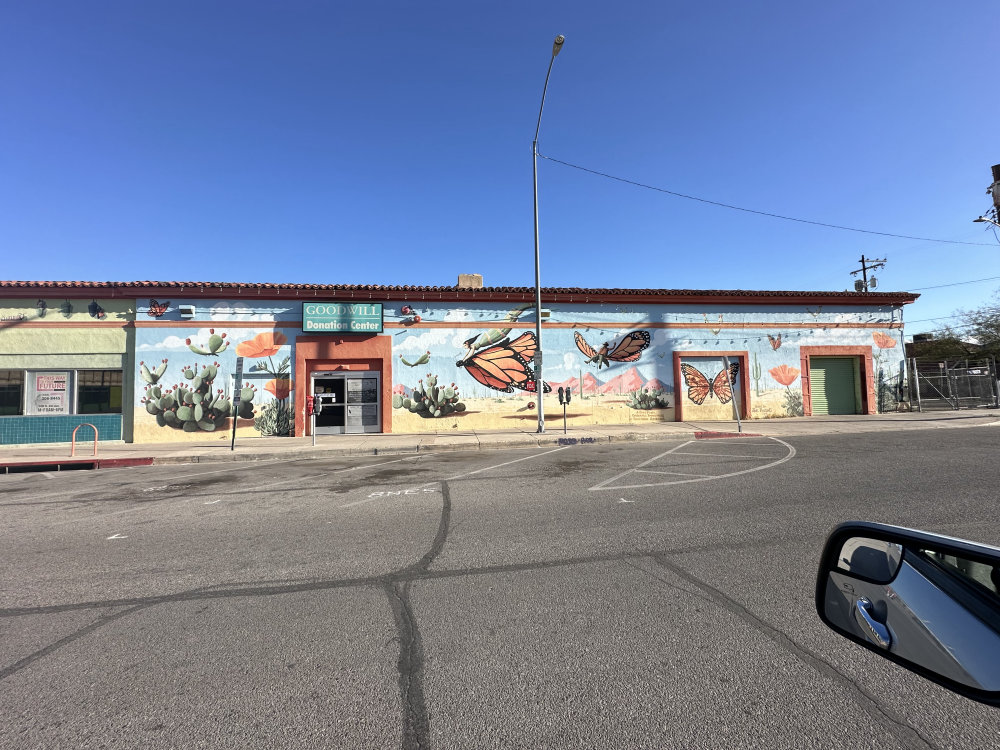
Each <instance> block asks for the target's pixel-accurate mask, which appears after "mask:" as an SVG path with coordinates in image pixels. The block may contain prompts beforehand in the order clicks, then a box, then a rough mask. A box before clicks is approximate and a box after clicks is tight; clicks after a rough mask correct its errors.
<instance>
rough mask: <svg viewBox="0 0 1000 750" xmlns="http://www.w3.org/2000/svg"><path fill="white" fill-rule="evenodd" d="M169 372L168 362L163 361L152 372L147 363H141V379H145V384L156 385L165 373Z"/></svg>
mask: <svg viewBox="0 0 1000 750" xmlns="http://www.w3.org/2000/svg"><path fill="white" fill-rule="evenodd" d="M166 371H167V360H163V361H162V362H161V363H160V364H158V365H156V366H155V367H154V368H153V369H152V370H150V369H149V368H148V367H147V366H146V363H145V362H140V363H139V377H141V378H142V379H143V382H146V383H149V384H150V385H155V384H156V383H157V382H159V380H160V378H162V377H163V373H165V372H166Z"/></svg>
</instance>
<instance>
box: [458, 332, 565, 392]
mask: <svg viewBox="0 0 1000 750" xmlns="http://www.w3.org/2000/svg"><path fill="white" fill-rule="evenodd" d="M537 348H538V345H537V343H536V342H535V334H533V333H531V332H530V331H529V332H527V333H522V334H521V335H520V336H518V337H517V338H516V339H514V340H513V341H511V340H510V339H509V338H505V339H503V341H500V342H498V343H497V344H494V345H493V346H489V347H486V348H485V349H480V350H479V351H477V352H475V353H473V354H471V355H469V356H467V357H466V358H465V359H460V360H458V362H456V363H455V365H456V366H458V367H464V368H465V371H466V372H468V373H469V374H470V375H471V376H472V377H474V378H475V379H476V380H478V381H479V382H480V383H482V384H483V385H485V386H486V387H487V388H492V389H493V390H495V391H502V392H503V393H513V392H514V390H515V389H517V390H521V391H528V392H529V393H535V392H536V391H537V389H538V388H537V385H536V383H535V375H534V373H533V372H532V371H531V370H530V369H528V362H529V361H530V360H531V359H532V357H534V356H535V350H536V349H537ZM542 385H543V390H544V392H545V393H551V392H552V387H551V386H550V385H549V384H548V383H543V384H542Z"/></svg>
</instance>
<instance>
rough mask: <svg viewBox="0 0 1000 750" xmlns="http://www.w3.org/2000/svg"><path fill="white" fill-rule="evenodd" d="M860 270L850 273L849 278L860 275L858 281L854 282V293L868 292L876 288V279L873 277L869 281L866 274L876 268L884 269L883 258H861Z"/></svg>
mask: <svg viewBox="0 0 1000 750" xmlns="http://www.w3.org/2000/svg"><path fill="white" fill-rule="evenodd" d="M858 262H859V263H861V268H859V269H858V270H857V271H851V276H857V275H858V274H859V273H860V274H861V278H860V279H855V280H854V291H856V292H870V291H871V290H872V289H874V288H875V287H876V286H878V279H876V278H875V277H874V276H872V277H871V279H869V278H868V272H869V271H874V270H875V269H877V268H884V267H885V258H866V257H865V256H864V255H862V256H861V260H860V261H858Z"/></svg>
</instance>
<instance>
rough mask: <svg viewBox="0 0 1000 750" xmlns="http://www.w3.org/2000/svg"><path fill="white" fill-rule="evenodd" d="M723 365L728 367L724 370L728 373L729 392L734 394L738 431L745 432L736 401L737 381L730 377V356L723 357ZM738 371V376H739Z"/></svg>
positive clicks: (734, 409)
mask: <svg viewBox="0 0 1000 750" xmlns="http://www.w3.org/2000/svg"><path fill="white" fill-rule="evenodd" d="M722 366H723V367H724V368H726V369H725V370H723V372H725V373H726V382H727V383H728V384H729V392H730V393H732V394H733V414H735V415H736V431H737V432H740V433H742V432H743V422H741V421H740V406H739V404H737V403H736V383H735V382H734V381H733V380H732V379H730V377H729V357H723V358H722ZM738 372H739V371H737V377H739V374H738Z"/></svg>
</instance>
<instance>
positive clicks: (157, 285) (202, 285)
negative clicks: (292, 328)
mask: <svg viewBox="0 0 1000 750" xmlns="http://www.w3.org/2000/svg"><path fill="white" fill-rule="evenodd" d="M2 290H11V291H14V290H16V291H17V292H20V293H21V294H24V293H25V292H31V293H37V294H42V295H44V294H46V293H52V292H53V291H56V290H58V291H59V292H61V293H65V292H72V291H74V290H75V291H81V292H82V291H87V292H93V291H98V290H100V291H103V292H104V293H105V294H103V295H101V296H110V295H108V293H112V295H113V296H118V297H142V296H144V295H145V294H150V293H157V292H161V293H162V292H164V291H168V290H169V291H171V292H173V290H177V291H178V293H180V292H181V291H182V290H183V291H184V292H189V293H192V294H193V293H195V292H197V293H199V294H204V293H205V292H207V291H210V290H218V291H219V292H220V293H225V292H227V291H240V290H246V291H253V292H257V293H258V294H259V293H260V292H264V293H272V294H274V295H276V296H280V294H281V293H282V292H286V293H287V292H293V293H295V294H293V296H304V295H301V293H302V292H313V295H309V296H314V295H315V293H317V292H325V293H326V295H325V296H333V295H335V294H338V293H339V294H352V293H359V292H360V293H364V292H368V293H375V292H377V293H379V294H380V295H386V296H387V297H389V298H399V297H400V296H401V295H409V294H416V295H434V296H438V295H441V297H439V298H447V297H453V296H455V295H457V294H461V296H462V297H463V298H469V297H496V296H497V295H531V296H533V295H534V292H535V288H534V287H527V286H487V287H479V288H462V287H457V286H411V285H404V286H387V285H382V284H271V283H244V282H232V281H2V280H0V294H2V293H3V291H2ZM542 293H543V294H545V295H547V296H550V297H551V296H553V295H556V296H559V297H574V298H575V297H599V298H605V297H626V298H633V299H636V298H707V297H726V298H733V297H742V298H747V299H748V301H749V300H750V299H761V298H765V299H766V298H772V299H773V298H778V299H780V298H797V299H803V298H816V297H823V298H828V299H829V298H834V299H842V300H843V301H844V302H845V303H847V304H851V303H854V304H857V303H860V302H861V301H862V300H865V301H867V302H868V303H869V304H880V303H881V304H886V303H890V302H891V303H895V304H906V303H908V302H913V301H914V300H916V299H917V297H919V296H920V295H919V294H914V293H912V292H883V291H879V292H832V291H790V290H759V289H758V290H754V289H620V288H616V289H598V288H593V289H590V288H581V287H543V288H542ZM445 295H447V296H445Z"/></svg>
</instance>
